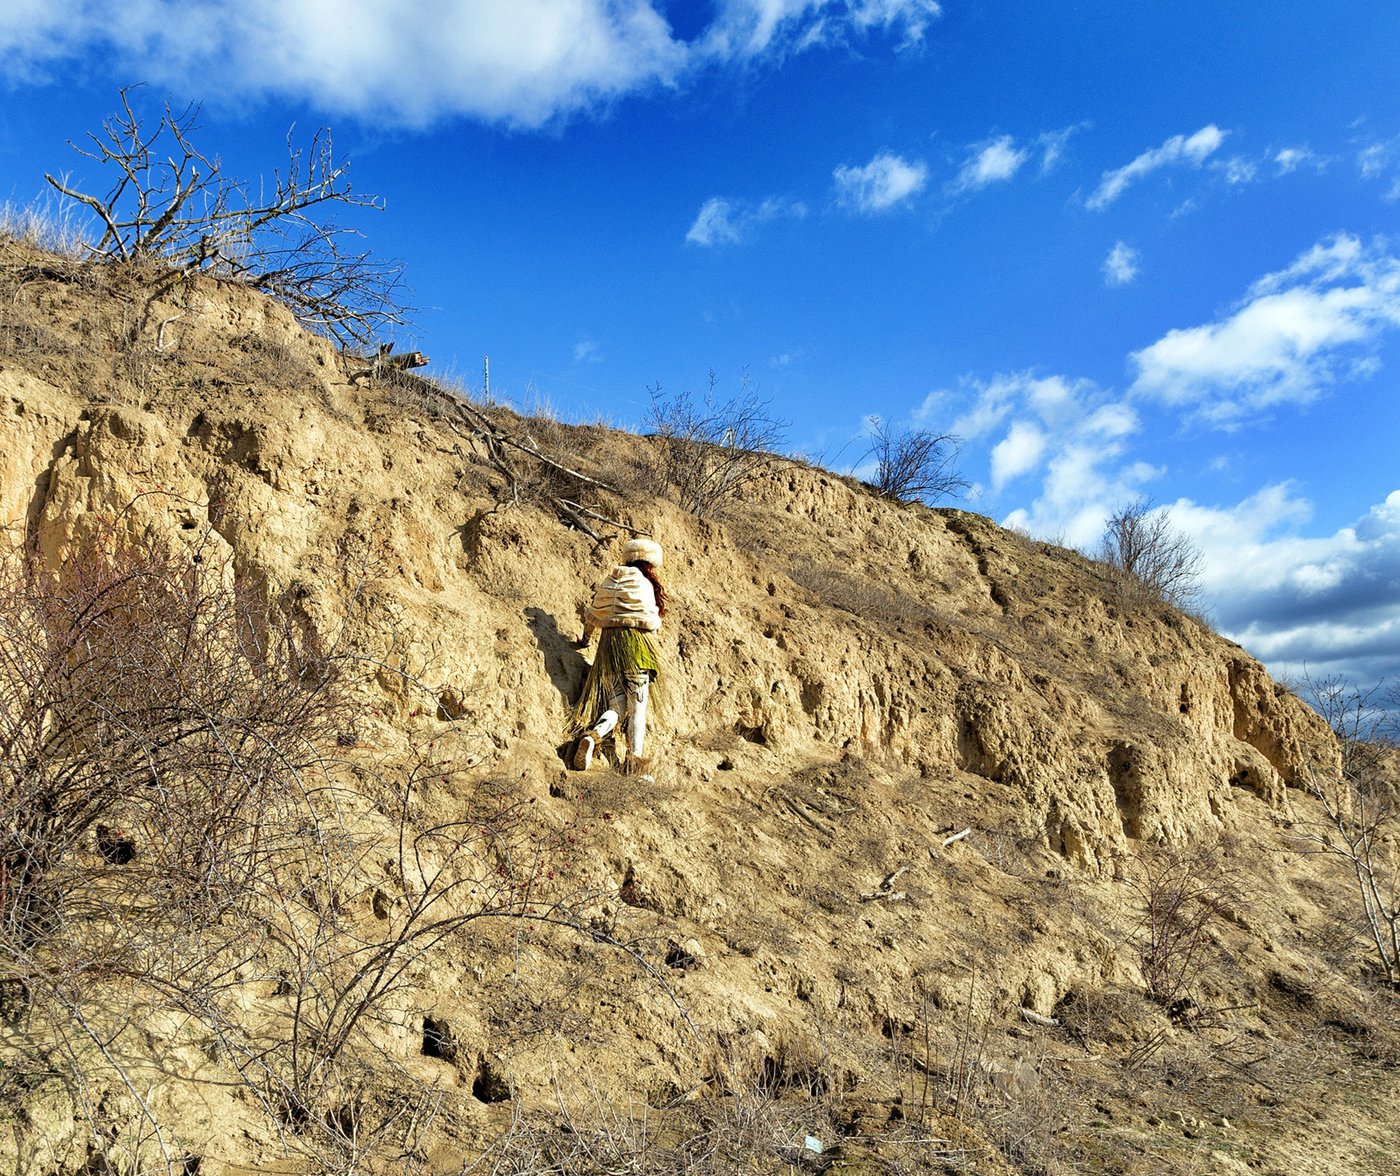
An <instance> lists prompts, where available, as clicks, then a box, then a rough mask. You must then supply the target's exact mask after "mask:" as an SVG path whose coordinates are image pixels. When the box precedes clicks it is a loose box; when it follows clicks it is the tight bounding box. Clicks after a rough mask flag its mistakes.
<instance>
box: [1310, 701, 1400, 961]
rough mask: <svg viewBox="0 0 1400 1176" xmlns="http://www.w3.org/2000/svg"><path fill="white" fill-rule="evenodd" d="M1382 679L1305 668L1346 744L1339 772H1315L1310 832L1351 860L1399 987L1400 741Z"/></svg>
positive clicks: (1371, 935)
mask: <svg viewBox="0 0 1400 1176" xmlns="http://www.w3.org/2000/svg"><path fill="white" fill-rule="evenodd" d="M1381 685H1382V684H1377V685H1376V686H1374V687H1372V688H1371V689H1369V690H1363V689H1360V688H1359V687H1356V686H1352V685H1351V684H1349V683H1348V682H1347V681H1346V680H1345V679H1344V678H1342V677H1341V676H1340V675H1335V674H1334V675H1329V676H1327V677H1323V678H1312V677H1311V676H1309V675H1308V674H1306V673H1305V674H1304V675H1303V694H1304V696H1305V697H1306V698H1307V699H1308V700H1309V701H1311V702H1312V704H1313V706H1314V708H1315V709H1316V710H1317V712H1318V713H1319V714H1320V715H1322V717H1323V718H1324V719H1326V720H1327V724H1328V726H1330V727H1331V728H1332V730H1333V732H1334V733H1335V734H1336V736H1337V740H1338V744H1339V746H1340V750H1341V764H1340V770H1337V771H1335V774H1334V772H1332V771H1323V772H1318V771H1317V770H1316V769H1313V770H1312V771H1311V773H1310V776H1309V788H1310V791H1311V792H1312V794H1313V796H1314V797H1315V798H1316V799H1317V800H1318V802H1319V803H1320V805H1321V806H1322V814H1323V815H1322V819H1321V820H1319V821H1315V822H1313V823H1312V825H1311V827H1310V828H1309V829H1308V831H1307V832H1306V833H1305V834H1304V838H1305V840H1306V841H1307V842H1308V843H1309V844H1310V846H1311V847H1312V848H1313V849H1314V850H1316V851H1318V852H1323V853H1328V854H1331V855H1333V856H1335V857H1339V858H1341V859H1342V861H1344V862H1345V863H1346V865H1347V867H1348V868H1349V870H1350V871H1351V874H1352V878H1353V880H1354V882H1355V895H1356V898H1357V901H1358V903H1359V906H1360V913H1361V919H1362V922H1363V923H1364V926H1365V934H1366V938H1367V940H1368V941H1369V943H1370V945H1371V947H1372V949H1373V950H1374V958H1375V960H1376V962H1377V964H1378V965H1379V966H1380V969H1381V972H1382V974H1383V975H1384V976H1385V979H1386V982H1387V983H1389V984H1390V985H1392V986H1393V987H1397V988H1400V846H1398V845H1397V831H1400V745H1398V744H1397V743H1396V740H1395V738H1394V736H1393V734H1392V732H1393V730H1394V718H1393V716H1392V715H1390V714H1389V713H1388V712H1386V711H1384V710H1382V709H1381V708H1379V707H1378V706H1376V705H1375V697H1376V694H1377V693H1378V692H1379V691H1380V689H1381ZM1392 697H1393V696H1392Z"/></svg>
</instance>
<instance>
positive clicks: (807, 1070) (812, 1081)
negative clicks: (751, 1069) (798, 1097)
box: [760, 1055, 831, 1097]
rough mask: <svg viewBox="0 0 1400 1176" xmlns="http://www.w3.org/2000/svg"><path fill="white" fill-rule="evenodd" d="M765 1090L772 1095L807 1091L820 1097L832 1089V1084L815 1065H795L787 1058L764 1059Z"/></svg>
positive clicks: (769, 1057)
mask: <svg viewBox="0 0 1400 1176" xmlns="http://www.w3.org/2000/svg"><path fill="white" fill-rule="evenodd" d="M760 1083H761V1085H762V1086H763V1088H764V1089H765V1090H766V1091H768V1092H769V1093H770V1094H783V1093H785V1092H786V1091H789V1090H805V1091H806V1092H807V1093H808V1094H810V1095H812V1096H814V1097H819V1096H821V1095H824V1094H826V1093H827V1091H829V1090H830V1089H831V1082H830V1080H829V1079H828V1078H827V1076H826V1075H825V1074H823V1073H822V1072H821V1070H820V1069H818V1068H817V1067H816V1066H815V1065H803V1064H794V1063H793V1062H792V1061H791V1060H790V1059H788V1058H785V1057H777V1058H775V1057H772V1056H771V1055H770V1056H768V1057H765V1058H764V1059H763V1075H762V1077H761V1079H760Z"/></svg>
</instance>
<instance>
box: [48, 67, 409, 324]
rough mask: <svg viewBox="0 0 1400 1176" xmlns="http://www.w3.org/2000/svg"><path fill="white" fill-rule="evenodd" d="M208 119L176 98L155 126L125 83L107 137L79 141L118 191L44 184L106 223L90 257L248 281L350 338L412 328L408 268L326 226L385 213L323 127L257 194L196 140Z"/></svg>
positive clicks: (290, 153) (105, 131)
mask: <svg viewBox="0 0 1400 1176" xmlns="http://www.w3.org/2000/svg"><path fill="white" fill-rule="evenodd" d="M198 115H199V111H198V108H197V107H194V106H190V107H186V108H185V109H184V110H182V111H176V110H173V109H172V108H171V107H170V105H169V104H168V103H167V104H166V105H165V107H164V109H163V111H162V113H161V115H160V117H159V118H158V119H156V120H155V123H154V126H152V125H151V122H150V120H149V119H148V118H146V117H145V116H143V115H142V114H141V113H140V112H138V111H137V109H136V108H135V106H134V105H133V102H132V91H131V88H125V89H123V90H122V91H121V110H120V111H119V112H118V113H117V114H115V115H114V116H113V117H112V118H110V119H108V120H106V121H105V122H104V123H103V124H102V131H101V133H100V134H98V133H89V134H88V136H87V140H88V141H87V144H86V145H85V146H80V145H79V144H77V143H74V144H72V146H73V148H74V150H76V151H77V152H78V153H79V154H80V155H82V156H83V157H84V158H86V159H90V160H95V161H96V162H97V163H99V164H101V165H102V166H103V167H104V168H107V169H109V171H110V172H111V173H115V178H114V179H113V182H112V184H111V186H110V187H109V188H107V189H106V191H104V192H101V193H100V194H93V193H89V192H84V191H82V190H80V189H78V188H76V187H74V186H73V185H72V184H71V183H69V182H68V181H67V179H66V178H65V179H62V180H60V179H57V178H55V177H54V176H52V175H46V176H45V177H44V178H45V179H46V180H48V182H49V183H50V184H51V185H52V186H53V187H54V188H55V189H56V190H57V191H58V192H59V193H61V194H62V195H63V196H64V197H66V198H67V199H69V200H71V201H74V202H75V203H76V204H77V205H79V206H81V207H83V208H86V209H87V210H88V211H89V212H90V213H91V214H92V215H93V216H94V217H95V218H96V220H97V222H98V226H99V229H100V232H99V234H98V235H97V241H96V244H95V245H92V246H91V247H90V248H91V251H92V253H93V254H94V255H95V256H97V257H99V258H101V259H103V260H105V261H109V262H121V263H125V264H129V265H135V264H139V263H143V262H145V263H151V264H153V265H155V266H158V267H161V268H164V269H168V270H170V271H173V272H176V273H189V272H204V273H209V274H212V275H215V276H217V277H222V278H230V279H235V280H237V281H241V282H245V283H247V284H248V285H250V286H253V287H255V288H256V289H259V290H264V291H266V292H267V293H268V294H270V295H272V296H273V297H274V298H277V299H279V300H280V301H282V302H283V303H285V304H286V305H287V306H288V307H290V308H291V310H292V311H293V312H294V313H295V314H296V315H297V317H298V318H299V319H301V320H302V322H304V323H306V324H307V325H308V326H310V327H312V328H313V329H316V330H321V331H325V332H326V333H328V334H330V335H331V336H332V337H334V338H336V339H337V340H339V341H340V342H342V343H347V342H352V341H353V342H360V343H362V342H365V341H367V340H369V339H370V338H372V337H373V336H374V335H375V334H376V333H377V332H379V331H380V330H381V329H382V328H384V327H386V326H388V325H390V324H394V323H400V322H402V321H403V314H404V307H403V306H402V304H401V303H400V302H399V301H398V296H399V289H400V281H401V276H402V267H401V266H400V265H399V264H398V263H395V262H380V261H378V260H376V259H374V258H372V256H371V255H370V254H369V253H368V252H367V251H363V250H358V249H356V248H353V247H351V248H347V243H348V242H349V241H351V240H353V239H354V238H355V237H356V236H357V234H356V233H355V232H354V231H353V230H351V229H348V228H344V227H341V226H338V225H336V224H335V223H334V222H333V221H331V220H329V219H326V214H327V213H328V211H329V210H330V209H331V208H333V207H334V206H341V207H346V206H348V207H352V208H374V209H378V208H380V207H382V205H381V202H380V201H379V200H378V198H377V197H374V196H369V195H363V194H360V193H356V192H354V191H353V190H352V189H351V187H350V184H349V179H348V171H347V165H346V164H345V163H343V162H340V161H338V160H337V159H336V157H335V154H334V151H333V148H332V143H331V135H330V131H329V130H327V129H325V128H322V129H321V130H318V131H317V132H316V133H315V135H314V136H313V137H312V140H311V144H310V146H309V147H308V148H307V149H305V150H301V149H298V148H297V147H295V146H294V145H293V142H292V139H291V135H290V134H289V135H288V138H287V150H288V162H287V166H286V169H285V171H278V172H276V173H275V174H274V177H273V181H272V183H271V185H270V186H267V187H264V186H261V185H260V186H258V187H257V188H253V187H252V186H250V185H249V184H247V183H245V182H244V181H242V180H238V179H234V178H232V177H230V176H227V175H225V174H224V172H223V167H222V164H221V163H220V161H219V159H218V157H217V156H212V155H207V154H205V153H204V152H203V151H201V150H200V149H199V148H197V147H196V146H195V145H194V142H193V138H192V137H193V135H194V134H195V132H196V131H197V130H198Z"/></svg>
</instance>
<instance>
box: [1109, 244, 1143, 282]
mask: <svg viewBox="0 0 1400 1176" xmlns="http://www.w3.org/2000/svg"><path fill="white" fill-rule="evenodd" d="M1137 275H1138V251H1137V250H1136V249H1134V248H1133V247H1132V246H1131V245H1128V244H1126V243H1125V242H1123V241H1119V242H1117V243H1116V244H1115V245H1114V246H1113V248H1112V249H1110V250H1109V251H1108V257H1106V258H1105V259H1104V263H1103V280H1104V281H1105V282H1107V283H1108V284H1109V285H1110V286H1126V285H1127V284H1128V283H1129V282H1131V281H1132V280H1133V279H1134V278H1136V277H1137Z"/></svg>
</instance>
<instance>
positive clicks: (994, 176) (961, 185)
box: [952, 135, 1030, 192]
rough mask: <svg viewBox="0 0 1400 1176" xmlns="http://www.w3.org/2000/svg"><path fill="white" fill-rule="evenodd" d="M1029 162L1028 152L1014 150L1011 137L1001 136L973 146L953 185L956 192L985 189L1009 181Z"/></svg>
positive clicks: (1022, 149) (1021, 148)
mask: <svg viewBox="0 0 1400 1176" xmlns="http://www.w3.org/2000/svg"><path fill="white" fill-rule="evenodd" d="M1029 158H1030V151H1028V150H1027V149H1026V148H1024V147H1017V146H1016V141H1015V140H1014V139H1013V138H1012V137H1011V136H1010V135H1002V136H1001V137H1000V138H998V139H991V140H989V141H988V142H986V143H980V144H978V145H976V146H975V147H974V148H973V150H972V154H971V155H969V156H968V158H967V161H966V162H965V163H964V164H963V165H962V169H961V170H960V171H959V172H958V175H957V178H956V179H955V180H954V181H953V185H952V186H953V190H954V191H956V192H966V191H972V190H975V189H977V188H985V187H986V186H987V185H988V184H995V183H999V182H1003V181H1006V180H1009V179H1011V177H1012V176H1014V175H1015V174H1016V173H1017V171H1019V170H1020V168H1021V165H1022V164H1023V163H1025V162H1026V160H1027V159H1029Z"/></svg>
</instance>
